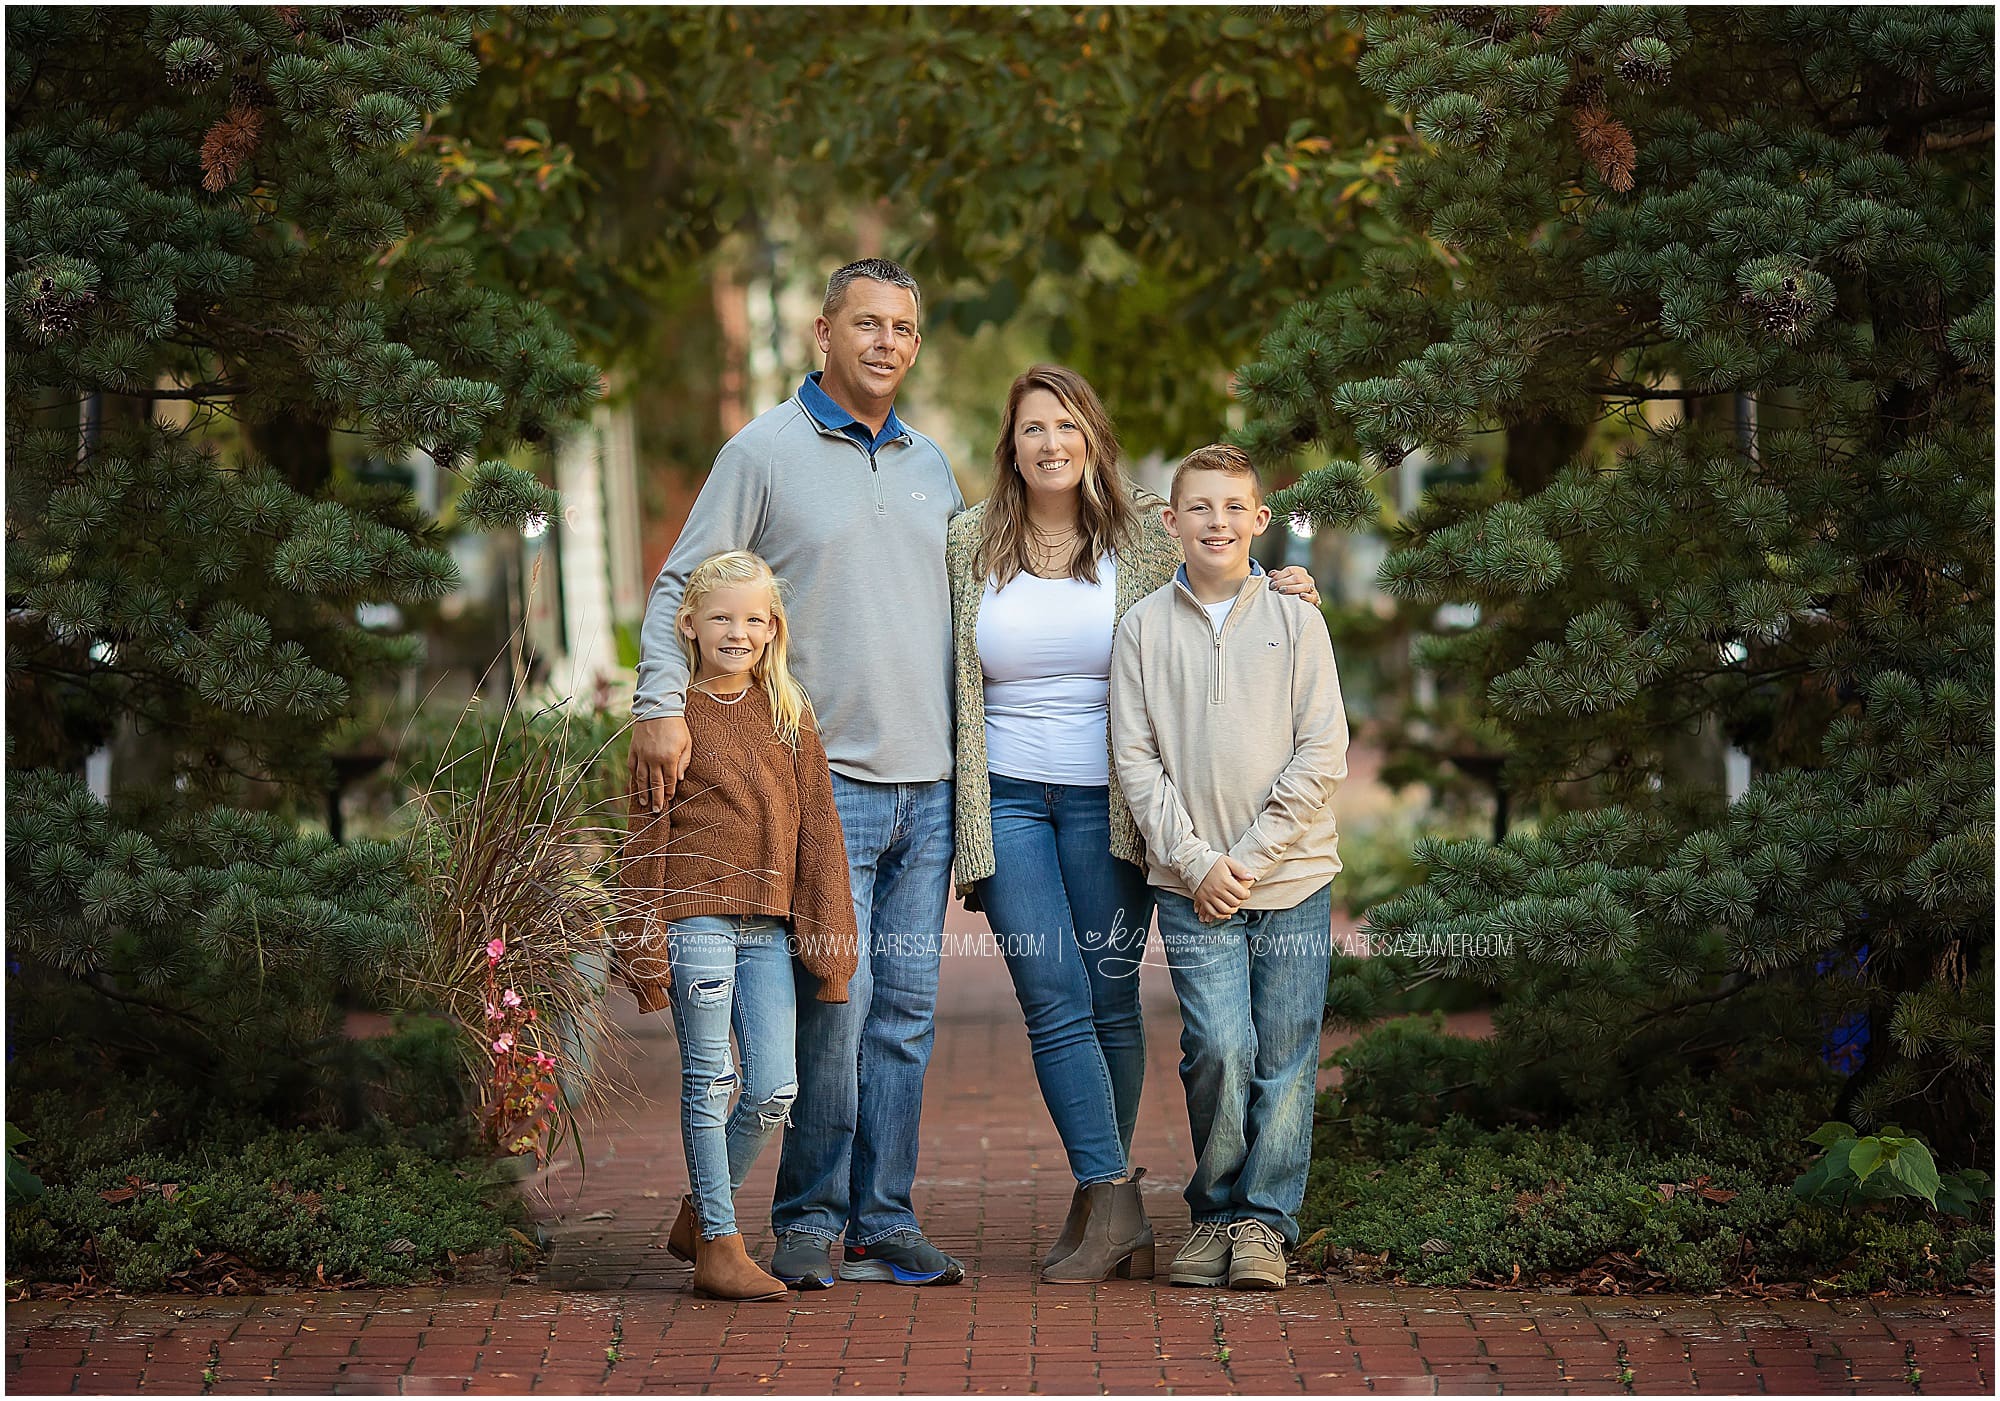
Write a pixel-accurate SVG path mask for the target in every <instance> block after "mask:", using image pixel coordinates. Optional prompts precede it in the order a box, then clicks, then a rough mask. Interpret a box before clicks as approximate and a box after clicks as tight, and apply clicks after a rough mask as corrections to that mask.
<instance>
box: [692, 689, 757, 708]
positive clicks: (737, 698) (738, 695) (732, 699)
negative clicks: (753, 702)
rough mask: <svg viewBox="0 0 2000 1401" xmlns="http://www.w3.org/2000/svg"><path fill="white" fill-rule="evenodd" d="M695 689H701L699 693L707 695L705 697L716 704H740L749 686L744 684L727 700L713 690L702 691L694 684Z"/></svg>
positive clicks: (748, 692) (748, 691)
mask: <svg viewBox="0 0 2000 1401" xmlns="http://www.w3.org/2000/svg"><path fill="white" fill-rule="evenodd" d="M695 690H697V691H701V694H703V695H704V696H707V697H708V698H709V699H710V700H712V701H714V702H715V703H716V704H717V705H740V704H742V701H743V698H744V697H745V696H747V695H749V694H750V688H749V687H748V686H745V687H744V688H743V689H742V690H740V691H738V692H737V693H736V694H735V695H733V696H731V697H730V698H729V699H728V700H724V699H723V698H722V697H721V696H718V695H717V694H716V693H715V692H713V691H702V690H701V687H699V686H696V687H695Z"/></svg>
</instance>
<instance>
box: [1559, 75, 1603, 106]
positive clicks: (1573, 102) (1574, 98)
mask: <svg viewBox="0 0 2000 1401" xmlns="http://www.w3.org/2000/svg"><path fill="white" fill-rule="evenodd" d="M1565 101H1567V102H1568V103H1569V105H1570V106H1572V107H1602V106H1603V105H1604V79H1602V78H1600V77H1598V76H1597V75H1596V74H1595V73H1593V74H1591V75H1590V76H1589V77H1586V78H1578V79H1577V80H1576V85H1575V86H1574V87H1572V88H1571V89H1570V90H1569V95H1568V97H1567V98H1565Z"/></svg>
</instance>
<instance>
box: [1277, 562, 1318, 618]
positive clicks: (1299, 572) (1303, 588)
mask: <svg viewBox="0 0 2000 1401" xmlns="http://www.w3.org/2000/svg"><path fill="white" fill-rule="evenodd" d="M1271 587H1272V588H1274V589H1276V590H1277V591H1278V592H1279V593H1281V594H1284V595H1286V596H1287V597H1289V598H1297V599H1303V600H1304V601H1305V602H1307V603H1310V604H1311V605H1312V606H1313V607H1315V608H1317V607H1319V585H1318V584H1315V583H1314V582H1313V576H1312V575H1310V574H1308V573H1306V571H1305V570H1303V569H1301V568H1300V567H1299V566H1298V565H1296V564H1288V565H1286V566H1285V567H1284V568H1283V569H1278V570H1273V571H1272V573H1271Z"/></svg>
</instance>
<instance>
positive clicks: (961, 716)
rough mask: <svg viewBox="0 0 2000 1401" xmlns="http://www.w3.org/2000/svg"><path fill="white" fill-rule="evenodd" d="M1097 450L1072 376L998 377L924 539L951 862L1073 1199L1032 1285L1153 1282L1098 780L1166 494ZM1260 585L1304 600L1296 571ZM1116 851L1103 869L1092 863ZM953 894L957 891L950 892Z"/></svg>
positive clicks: (1114, 822)
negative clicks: (945, 603)
mask: <svg viewBox="0 0 2000 1401" xmlns="http://www.w3.org/2000/svg"><path fill="white" fill-rule="evenodd" d="M1118 456H1119V450H1118V439H1117V437H1116V436H1115V435H1114V434H1113V432H1112V428H1111V419H1110V416H1109V415H1108V414H1106V413H1105V411H1104V405H1103V404H1102V403H1101V402H1100V401H1099V399H1098V397H1097V393H1096V391H1095V390H1093V389H1092V388H1091V387H1090V384H1089V382H1088V381H1087V380H1085V379H1084V378H1083V376H1082V375H1079V374H1077V373H1076V372H1075V371H1074V370H1067V369H1064V368H1062V367H1061V366H1057V365H1036V366H1034V367H1032V368H1030V369H1029V370H1028V371H1027V372H1026V373H1024V374H1022V375H1021V376H1020V377H1019V378H1018V379H1016V380H1015V381H1014V385H1013V388H1012V389H1011V390H1010V391H1009V393H1008V395H1007V407H1006V411H1005V413H1004V414H1003V415H1002V417H1001V425H1000V440H999V442H998V443H997V444H996V445H995V446H994V449H993V467H994V473H995V477H994V484H993V491H992V494H991V495H990V496H988V497H987V499H986V500H985V501H983V502H981V503H980V504H979V505H977V506H974V507H973V508H972V509H971V510H969V511H966V512H965V513H964V514H963V515H961V516H959V517H958V518H957V519H956V520H954V521H953V522H952V524H951V530H950V533H949V535H948V537H947V542H946V546H945V562H946V569H947V572H948V574H949V576H950V579H951V592H952V632H953V643H954V647H955V649H956V654H957V661H956V666H957V672H956V675H957V690H958V745H957V759H958V762H957V779H958V791H957V795H956V797H957V804H958V808H957V820H956V831H957V844H958V845H957V856H956V858H955V862H956V866H957V874H956V880H957V883H958V887H959V890H960V893H961V894H965V895H968V896H970V897H971V899H976V900H977V901H978V902H979V904H980V905H981V906H982V907H983V908H984V909H985V911H986V915H987V919H988V921H989V922H990V923H991V925H992V927H993V932H994V935H995V936H996V937H997V938H998V940H999V942H1000V946H1001V952H1002V953H1003V954H1004V955H1005V957H1006V959H1007V971H1008V972H1009V973H1010V974H1011V975H1012V976H1013V979H1014V992H1015V995H1016V997H1017V998H1018V999H1019V1001H1020V1003H1021V1011H1022V1014H1023V1016H1024V1017H1025V1019H1026V1021H1027V1024H1028V1042H1029V1046H1030V1047H1031V1049H1032V1051H1033V1053H1034V1061H1035V1078H1036V1080H1037V1082H1038V1083H1039V1084H1040V1086H1041V1090H1042V1098H1043V1100H1044V1101H1045V1102H1046V1103H1047V1104H1048V1106H1049V1114H1050V1116H1051V1117H1052V1118H1053V1119H1054V1120H1055V1123H1056V1130H1057V1132H1058V1133H1060V1134H1061V1136H1062V1142H1063V1149H1064V1151H1065V1152H1066V1153H1067V1155H1068V1157H1069V1165H1070V1171H1071V1173H1072V1174H1073V1175H1074V1176H1075V1178H1076V1182H1077V1187H1076V1192H1075V1194H1074V1195H1073V1196H1072V1197H1071V1199H1070V1209H1069V1217H1068V1219H1067V1220H1066V1221H1065V1223H1064V1225H1063V1229H1062V1234H1061V1235H1060V1237H1058V1239H1057V1241H1056V1243H1055V1248H1054V1249H1053V1250H1051V1251H1050V1252H1049V1253H1048V1254H1047V1255H1046V1256H1045V1257H1044V1258H1043V1260H1042V1278H1043V1279H1044V1280H1045V1281H1047V1282H1049V1283H1051V1284H1081V1283H1086V1282H1090V1281H1094V1280H1100V1279H1104V1278H1106V1277H1107V1276H1108V1275H1110V1274H1112V1273H1114V1272H1116V1273H1120V1274H1139V1275H1150V1274H1151V1273H1152V1269H1151V1265H1152V1256H1153V1235H1152V1228H1151V1227H1150V1226H1148V1225H1147V1224H1146V1216H1145V1211H1144V1208H1143V1207H1142V1205H1141V1204H1140V1199H1139V1189H1138V1179H1139V1177H1140V1176H1141V1175H1142V1173H1143V1169H1142V1170H1140V1171H1136V1172H1135V1171H1133V1170H1131V1168H1130V1166H1129V1161H1130V1157H1131V1151H1132V1130H1133V1126H1134V1124H1135V1123H1136V1122H1137V1119H1138V1115H1139V1091H1140V1087H1141V1085H1142V1084H1143V1083H1144V1080H1145V1074H1146V1038H1145V1027H1144V1024H1143V1022H1142V1021H1141V1019H1140V1013H1139V976H1138V974H1139V960H1140V958H1141V957H1142V956H1143V955H1144V951H1145V943H1146V930H1147V928H1148V926H1149V925H1150V924H1151V923H1152V919H1153V900H1152V894H1151V892H1150V891H1149V890H1148V889H1147V886H1146V876H1145V871H1144V868H1143V862H1144V860H1145V851H1144V848H1143V847H1142V845H1141V843H1140V839H1139V835H1138V831H1137V829H1136V828H1135V827H1134V826H1133V823H1132V814H1131V811H1130V810H1129V809H1128V808H1127V807H1126V805H1125V800H1124V798H1123V796H1122V795H1121V794H1120V793H1119V791H1118V786H1117V780H1116V779H1115V778H1114V777H1113V775H1112V773H1111V739H1110V719H1109V712H1108V708H1107V703H1106V702H1107V697H1108V693H1109V689H1110V679H1111V644H1112V640H1113V637H1114V635H1115V634H1116V632H1117V628H1118V622H1119V620H1120V619H1121V618H1123V617H1124V616H1125V610H1126V609H1127V608H1129V607H1130V606H1131V605H1132V604H1133V603H1135V602H1137V601H1138V600H1139V599H1141V598H1144V597H1145V596H1146V595H1147V594H1149V593H1151V592H1152V591H1153V590H1154V589H1157V588H1159V587H1160V586H1161V585H1162V584H1165V583H1167V582H1168V581H1169V580H1171V579H1172V578H1173V575H1174V570H1175V569H1177V568H1178V567H1179V566H1180V563H1181V550H1180V545H1179V542H1178V541H1176V540H1175V539H1174V537H1173V536H1172V535H1170V534H1168V533H1167V529H1166V526H1165V524H1164V523H1163V522H1162V521H1161V519H1160V508H1161V507H1162V506H1164V505H1166V502H1164V501H1162V500H1160V499H1159V498H1158V497H1157V496H1154V495H1152V494H1151V493H1150V492H1144V491H1140V490H1138V489H1136V488H1134V487H1133V486H1131V485H1130V484H1129V483H1128V482H1127V481H1126V480H1125V477H1124V475H1123V474H1122V473H1121V472H1120V471H1119V470H1118ZM1272 583H1273V585H1274V586H1276V587H1277V588H1278V589H1279V590H1280V591H1281V592H1284V593H1289V594H1296V595H1301V596H1303V597H1304V598H1305V599H1306V601H1307V602H1317V600H1318V597H1319V595H1318V593H1317V591H1316V590H1315V589H1314V587H1313V583H1312V577H1311V576H1310V575H1309V574H1307V573H1306V572H1305V571H1304V570H1302V569H1285V570H1280V571H1278V572H1277V573H1276V574H1274V575H1272ZM1113 857H1117V858H1119V859H1118V860H1113V859H1111V858H1113ZM968 903H971V900H970V899H969V900H968Z"/></svg>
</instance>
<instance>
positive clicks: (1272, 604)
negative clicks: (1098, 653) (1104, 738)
mask: <svg viewBox="0 0 2000 1401" xmlns="http://www.w3.org/2000/svg"><path fill="white" fill-rule="evenodd" d="M1111 755H1112V762H1113V764H1114V765H1115V766H1116V768H1117V771H1118V781H1119V783H1120V784H1121V785H1122V786H1123V787H1124V790H1125V797H1126V801H1127V802H1129V803H1130V804H1131V805H1132V817H1133V820H1134V821H1135V822H1136V823H1137V824H1138V827H1139V831H1140V833H1141V834H1142V835H1143V836H1144V837H1145V840H1146V878H1147V880H1148V881H1150V882H1151V883H1152V884H1154V885H1156V886H1159V887H1161V888H1162V889H1165V890H1172V891H1176V892H1178V893H1179V894H1182V895H1185V896H1188V897H1190V898H1191V897H1192V896H1193V895H1194V892H1195V888H1196V887H1197V886H1199V885H1200V884H1201V882H1202V880H1203V879H1204V878H1205V877H1206V876H1207V875H1208V871H1209V868H1210V867H1211V866H1213V865H1214V864H1215V863H1216V862H1217V861H1218V860H1220V859H1221V858H1222V856H1223V854H1224V853H1227V854H1228V855H1230V856H1233V857H1235V858H1236V859H1237V860H1238V861H1240V862H1242V863H1243V864H1244V865H1245V866H1246V867H1248V868H1249V871H1250V874H1251V875H1252V876H1253V877H1254V878H1255V884H1253V885H1252V886H1251V888H1250V898H1249V899H1247V900H1245V901H1244V902H1243V905H1244V908H1245V909H1253V910H1282V909H1290V908H1291V907H1292V906H1294V905H1296V904H1298V903H1299V902H1300V901H1301V900H1304V899H1305V898H1306V897H1307V896H1308V895H1311V894H1312V893H1313V892H1314V891H1316V890H1318V889H1319V888H1320V887H1321V886H1323V885H1325V884H1326V883H1327V882H1328V881H1330V880H1332V879H1333V877H1334V876H1335V875H1336V874H1338V873H1339V871H1340V855H1339V851H1338V834H1337V832H1336V829H1335V826H1334V817H1333V805H1332V797H1333V791H1334V789H1335V788H1336V787H1337V786H1338V785H1339V783H1340V781H1341V780H1342V779H1344V778H1346V777H1347V710H1346V707H1345V706H1344V705H1343V704H1342V703H1341V698H1340V676H1339V674H1338V672H1337V671H1336V670H1335V668H1334V661H1333V641H1332V639H1331V638H1330V637H1328V635H1327V631H1326V619H1325V618H1324V617H1322V616H1321V614H1320V612H1319V610H1318V609H1317V608H1302V607H1300V606H1299V604H1298V602H1297V600H1295V599H1288V598H1286V597H1284V596H1283V595H1282V594H1278V593H1276V592H1274V591H1273V590H1271V589H1270V588H1269V587H1268V586H1267V582H1266V576H1265V575H1264V574H1262V573H1261V572H1256V573H1252V574H1251V576H1250V577H1249V578H1248V579H1246V580H1244V581H1243V585H1242V587H1241V588H1239V589H1238V590H1237V593H1236V602H1235V604H1234V606H1233V607H1232V608H1231V609H1230V612H1229V617H1228V619H1227V620H1226V621H1225V622H1224V623H1223V625H1222V630H1221V632H1220V633H1217V631H1216V630H1215V627H1214V625H1213V623H1212V622H1211V620H1210V618H1209V615H1208V611H1207V610H1206V609H1205V608H1203V607H1202V605H1201V602H1200V600H1198V599H1197V598H1196V597H1195V596H1194V592H1193V591H1192V590H1191V589H1190V588H1189V587H1188V585H1187V574H1186V571H1185V570H1184V569H1183V570H1181V571H1180V572H1178V573H1176V574H1175V576H1174V578H1173V581H1172V582H1170V583H1168V584H1166V585H1164V586H1163V587H1161V588H1159V589H1156V590H1155V591H1154V592H1152V593H1150V594H1148V595H1147V596H1146V597H1145V598H1143V599H1141V600H1139V602H1137V603H1135V604H1133V605H1132V608H1131V611H1129V612H1128V613H1127V614H1126V615H1125V620H1124V622H1123V623H1122V624H1120V625H1119V628H1118V641H1117V645H1116V646H1115V647H1114V648H1113V651H1112V657H1111Z"/></svg>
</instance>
